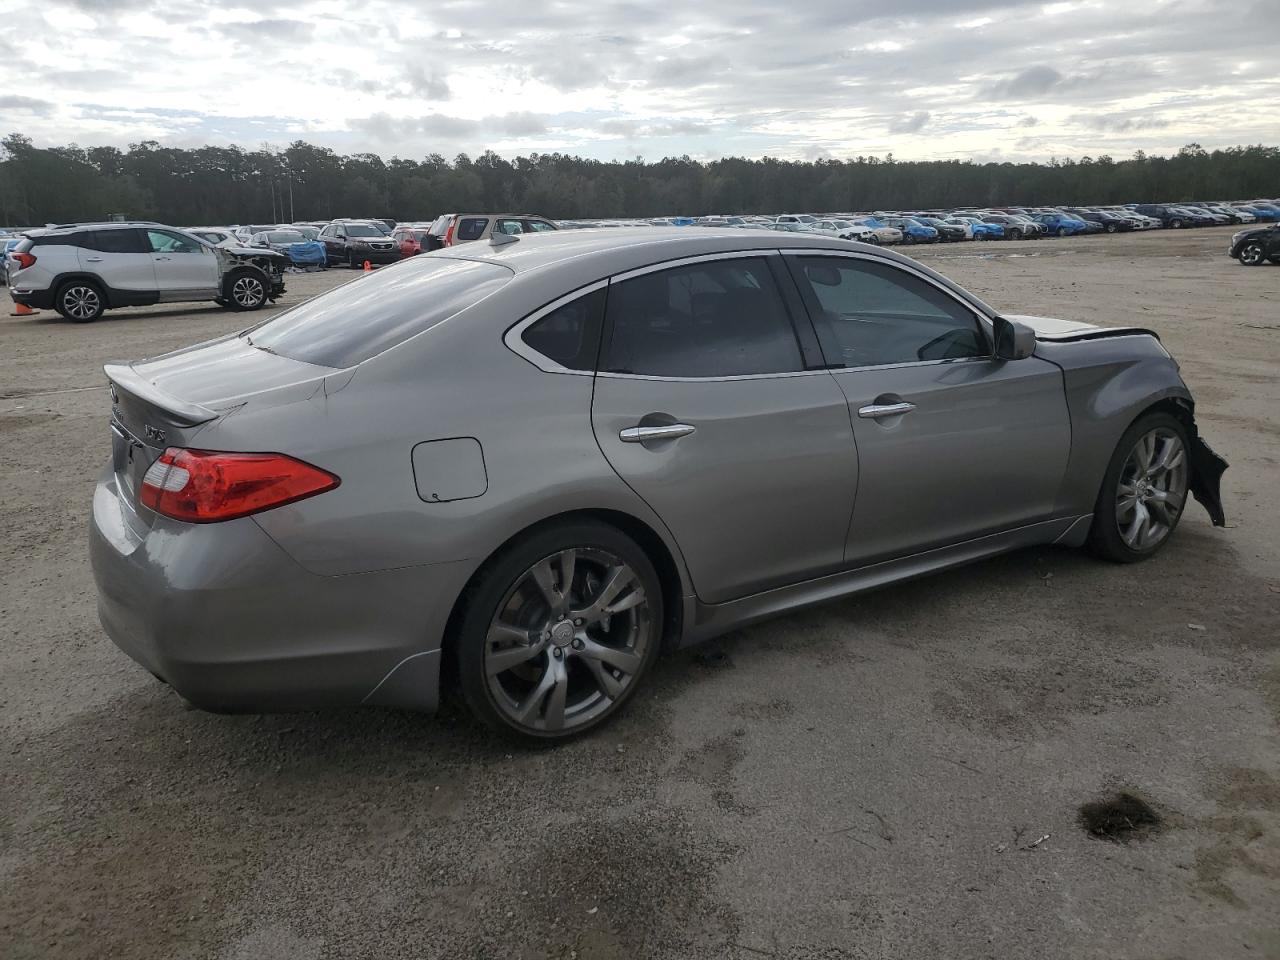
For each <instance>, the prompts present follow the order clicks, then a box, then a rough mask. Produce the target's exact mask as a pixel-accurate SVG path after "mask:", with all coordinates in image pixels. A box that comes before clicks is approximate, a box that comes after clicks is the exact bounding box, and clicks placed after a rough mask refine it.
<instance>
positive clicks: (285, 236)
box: [264, 230, 307, 243]
mask: <svg viewBox="0 0 1280 960" xmlns="http://www.w3.org/2000/svg"><path fill="white" fill-rule="evenodd" d="M264 236H265V237H266V238H267V243H303V242H305V241H306V239H307V238H306V237H304V236H303V235H302V234H300V233H299V232H298V231H296V230H272V231H271V232H270V233H267V234H264Z"/></svg>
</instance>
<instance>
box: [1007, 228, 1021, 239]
mask: <svg viewBox="0 0 1280 960" xmlns="http://www.w3.org/2000/svg"><path fill="white" fill-rule="evenodd" d="M1009 239H1010V240H1021V239H1022V231H1021V230H1019V229H1018V228H1017V227H1014V228H1013V229H1012V230H1010V231H1009Z"/></svg>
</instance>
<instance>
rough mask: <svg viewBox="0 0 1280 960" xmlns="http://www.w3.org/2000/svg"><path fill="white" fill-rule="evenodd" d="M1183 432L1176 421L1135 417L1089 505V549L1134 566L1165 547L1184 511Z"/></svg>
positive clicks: (1154, 416) (1187, 467) (1186, 474)
mask: <svg viewBox="0 0 1280 960" xmlns="http://www.w3.org/2000/svg"><path fill="white" fill-rule="evenodd" d="M1187 449H1188V443H1187V431H1186V428H1185V427H1184V426H1183V425H1182V423H1181V421H1179V420H1178V419H1177V418H1176V417H1174V416H1172V415H1170V414H1167V413H1151V414H1148V415H1146V416H1144V417H1140V418H1139V419H1138V420H1137V421H1136V422H1134V424H1133V425H1132V426H1130V427H1129V429H1128V430H1126V431H1125V433H1124V436H1123V437H1121V438H1120V443H1119V444H1118V445H1117V446H1116V451H1115V453H1114V454H1113V455H1112V457H1111V463H1110V465H1109V466H1108V467H1107V472H1106V476H1105V477H1104V478H1103V481H1102V489H1101V490H1100V491H1099V493H1098V500H1097V503H1096V504H1095V505H1094V511H1093V525H1092V527H1091V528H1090V530H1089V545H1090V547H1091V548H1092V549H1093V552H1094V553H1096V554H1098V555H1099V556H1101V557H1103V558H1105V559H1107V560H1114V561H1116V562H1117V563H1136V562H1137V561H1139V560H1146V559H1147V558H1148V557H1150V556H1152V555H1154V554H1155V553H1156V551H1157V550H1159V549H1160V548H1161V547H1162V546H1164V545H1165V543H1166V542H1167V541H1168V539H1169V536H1170V534H1172V533H1173V531H1174V528H1176V527H1177V525H1178V520H1179V519H1180V518H1181V516H1182V509H1183V507H1184V506H1185V505H1186V500H1187V488H1188V483H1189V478H1190V462H1189V458H1188V456H1187Z"/></svg>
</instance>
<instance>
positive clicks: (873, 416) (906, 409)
mask: <svg viewBox="0 0 1280 960" xmlns="http://www.w3.org/2000/svg"><path fill="white" fill-rule="evenodd" d="M915 408H916V405H915V404H914V403H907V402H905V401H903V402H902V403H871V404H868V405H867V406H865V407H859V408H858V416H860V417H861V418H862V419H863V420H878V419H879V418H880V417H900V416H902V414H904V413H910V412H911V411H912V410H914V409H915Z"/></svg>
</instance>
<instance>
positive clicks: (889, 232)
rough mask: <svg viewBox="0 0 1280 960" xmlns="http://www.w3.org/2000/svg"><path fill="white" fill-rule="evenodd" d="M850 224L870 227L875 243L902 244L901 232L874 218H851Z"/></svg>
mask: <svg viewBox="0 0 1280 960" xmlns="http://www.w3.org/2000/svg"><path fill="white" fill-rule="evenodd" d="M850 222H852V223H856V224H860V225H861V226H864V227H870V228H871V232H872V234H873V235H874V236H875V239H876V242H877V243H880V244H884V245H893V244H898V243H901V242H902V231H901V230H899V229H898V228H897V227H891V226H889V225H888V224H887V223H885V222H884V221H882V220H879V219H878V218H876V217H851V218H850Z"/></svg>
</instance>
